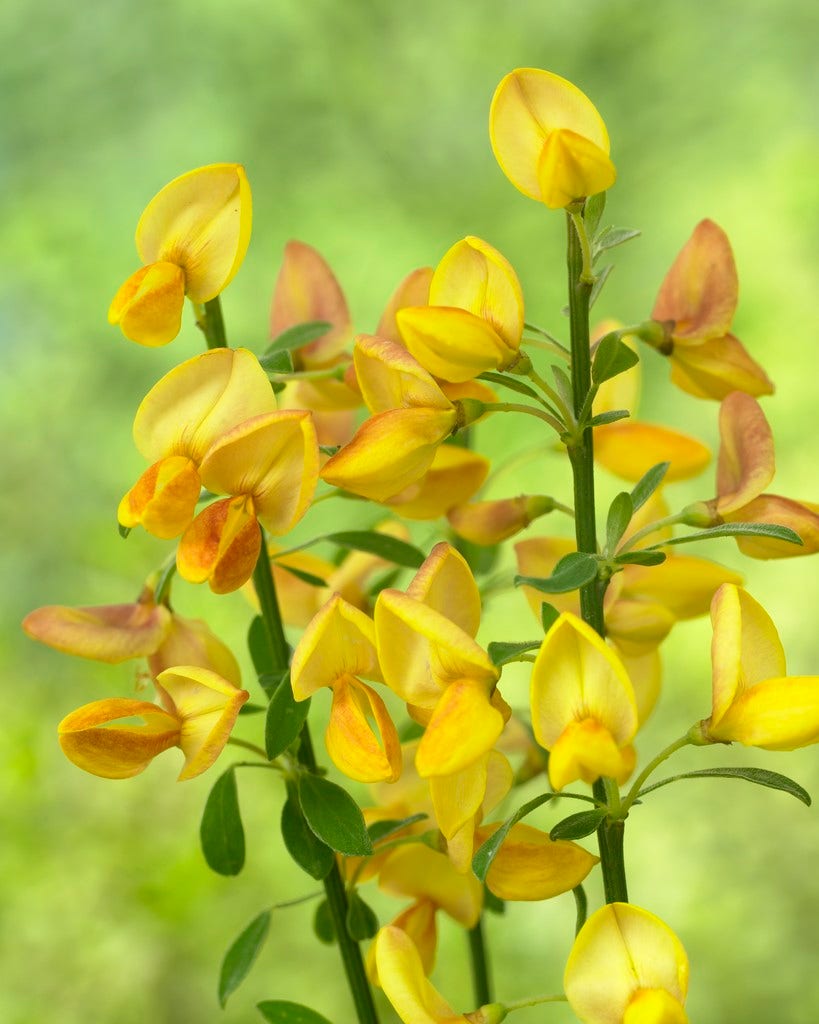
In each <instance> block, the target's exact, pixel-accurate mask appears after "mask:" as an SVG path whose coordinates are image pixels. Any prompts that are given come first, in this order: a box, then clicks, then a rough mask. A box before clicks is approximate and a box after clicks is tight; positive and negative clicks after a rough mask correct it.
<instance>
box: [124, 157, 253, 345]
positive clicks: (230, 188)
mask: <svg viewBox="0 0 819 1024" xmlns="http://www.w3.org/2000/svg"><path fill="white" fill-rule="evenodd" d="M250 224H251V198H250V186H249V185H248V183H247V178H246V177H245V172H244V168H243V167H241V166H240V165H239V164H210V165H209V166H207V167H200V168H198V169H197V170H195V171H188V173H187V174H183V175H182V176H181V177H179V178H175V179H174V180H173V181H172V182H170V183H169V184H168V185H166V186H165V187H164V188H163V189H162V190H161V191H160V192H158V193H157V194H156V195H155V196H154V198H153V199H152V200H151V201H150V203H148V205H147V206H146V207H145V211H144V212H143V214H142V216H141V217H140V219H139V223H138V224H137V230H136V246H137V252H138V253H139V257H140V259H141V260H142V262H143V263H144V264H145V266H143V267H142V268H141V269H139V270H137V271H136V273H134V274H132V275H131V277H129V278H128V280H127V281H126V282H125V283H124V284H123V285H122V287H121V288H120V289H119V291H118V292H117V294H116V295H115V296H114V300H113V302H112V303H111V307H110V309H109V310H108V321H109V323H112V324H119V325H120V327H121V328H122V333H123V334H124V335H125V337H126V338H130V339H131V341H137V342H139V343H140V345H149V346H157V345H167V344H168V342H169V341H173V339H174V338H175V337H176V335H177V334H178V333H179V327H180V324H181V321H182V306H183V305H184V301H185V296H186V295H187V296H188V298H189V299H190V300H191V301H192V302H195V303H204V302H209V301H210V300H211V299H213V298H215V297H216V296H217V295H218V294H219V293H220V292H221V291H223V290H224V289H225V288H226V287H227V286H228V285H229V284H230V282H231V280H232V279H233V276H234V274H235V273H236V271H237V270H238V269H239V266H240V265H241V262H242V260H243V259H244V256H245V252H246V251H247V245H248V242H249V241H250Z"/></svg>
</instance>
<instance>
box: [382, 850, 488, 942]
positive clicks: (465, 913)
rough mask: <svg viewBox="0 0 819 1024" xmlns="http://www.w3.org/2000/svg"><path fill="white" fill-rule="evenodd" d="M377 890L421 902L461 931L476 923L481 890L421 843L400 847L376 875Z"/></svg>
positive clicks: (470, 876)
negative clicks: (430, 906) (442, 914)
mask: <svg viewBox="0 0 819 1024" xmlns="http://www.w3.org/2000/svg"><path fill="white" fill-rule="evenodd" d="M378 885H379V888H381V889H383V890H384V892H388V893H390V894H391V895H393V896H402V897H408V898H410V899H416V900H417V899H424V900H427V901H428V902H430V903H432V904H433V906H434V907H436V909H440V910H443V911H444V913H446V914H448V915H449V916H450V917H451V918H452V919H453V920H455V921H457V922H458V923H459V924H460V925H462V926H463V927H464V928H473V927H474V926H475V925H476V924H477V923H478V918H479V917H480V915H481V907H482V905H483V888H482V886H481V883H480V882H479V881H478V879H477V878H476V877H475V876H474V875H473V874H472V873H469V874H461V873H459V872H458V871H456V870H455V868H454V867H453V866H452V864H451V862H450V860H449V858H448V857H447V856H446V855H445V854H443V853H438V852H436V851H435V850H431V849H430V848H429V847H428V846H426V845H425V844H424V843H408V844H407V845H405V846H399V847H398V848H396V849H395V850H393V852H392V853H391V854H390V856H389V857H388V858H387V860H386V862H385V864H384V866H383V867H382V868H381V871H380V873H379V875H378Z"/></svg>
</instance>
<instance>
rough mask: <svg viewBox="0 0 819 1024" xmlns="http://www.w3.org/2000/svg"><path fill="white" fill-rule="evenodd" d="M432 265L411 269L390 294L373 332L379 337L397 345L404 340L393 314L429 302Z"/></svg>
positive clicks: (401, 343)
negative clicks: (407, 307)
mask: <svg viewBox="0 0 819 1024" xmlns="http://www.w3.org/2000/svg"><path fill="white" fill-rule="evenodd" d="M432 273H433V271H432V267H419V268H418V270H413V271H411V272H410V273H409V274H407V276H406V277H405V278H404V279H403V280H402V281H401V283H400V284H399V285H398V287H397V288H396V289H395V291H394V292H393V293H392V295H391V296H390V299H389V301H388V302H387V305H386V308H385V309H384V312H383V313H382V314H381V319H380V320H379V321H378V327H376V329H375V333H376V334H377V335H378V336H379V338H388V339H389V340H390V341H394V342H396V343H397V344H399V345H403V344H404V342H403V341H402V339H401V332H400V331H399V330H398V324H397V323H396V321H395V315H396V313H397V312H398V310H399V309H404V307H405V306H426V305H427V304H428V303H429V286H430V284H431V282H432Z"/></svg>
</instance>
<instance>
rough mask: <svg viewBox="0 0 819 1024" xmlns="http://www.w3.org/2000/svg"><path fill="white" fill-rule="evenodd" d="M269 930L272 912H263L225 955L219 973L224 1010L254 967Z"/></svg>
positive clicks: (221, 1000) (221, 1004) (221, 1002)
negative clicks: (232, 994) (231, 996)
mask: <svg viewBox="0 0 819 1024" xmlns="http://www.w3.org/2000/svg"><path fill="white" fill-rule="evenodd" d="M269 930H270V911H269V910H263V911H262V913H261V914H259V916H258V917H255V918H254V919H253V920H252V921H251V922H250V924H249V925H248V926H247V928H245V930H244V931H243V932H242V934H241V935H240V936H239V938H238V939H236V941H235V942H234V943H233V945H232V946H231V947H230V949H229V950H228V951H227V953H225V958H224V960H223V961H222V968H221V970H220V972H219V1005H220V1006H221V1007H222V1009H224V1008H225V1003H226V1002H227V1000H228V996H229V995H230V994H231V992H235V991H236V989H237V988H238V987H239V986H240V985H241V983H242V982H243V981H244V979H245V977H246V976H247V973H248V971H249V970H250V968H251V967H252V966H253V963H254V961H255V959H256V957H257V956H258V955H259V952H260V951H261V948H262V946H263V945H264V943H265V939H266V938H267V933H268V931H269Z"/></svg>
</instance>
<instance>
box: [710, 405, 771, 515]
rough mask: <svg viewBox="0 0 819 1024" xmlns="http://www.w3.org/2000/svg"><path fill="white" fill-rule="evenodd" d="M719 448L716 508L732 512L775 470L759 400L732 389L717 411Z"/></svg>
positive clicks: (768, 430)
mask: <svg viewBox="0 0 819 1024" xmlns="http://www.w3.org/2000/svg"><path fill="white" fill-rule="evenodd" d="M719 432H720V447H719V460H718V462H717V495H718V497H719V500H718V501H717V511H718V512H719V513H720V514H721V515H725V514H726V513H729V512H736V510H737V509H739V508H742V506H743V505H747V504H748V502H750V501H753V499H754V498H756V497H757V496H758V495H759V494H761V493H762V491H764V490H765V488H766V487H767V486H768V484H769V483H770V482H771V480H773V476H774V473H775V471H776V461H775V457H774V443H773V434H772V433H771V428H770V427H769V426H768V421H767V420H766V419H765V414H764V413H763V412H762V409H761V408H760V405H759V402H757V401H756V400H755V399H754V398H751V396H750V395H746V394H744V393H743V392H741V391H734V392H732V393H731V394H730V395H729V396H728V397H727V398H726V399H725V400H724V402H723V403H722V405H721V406H720V410H719Z"/></svg>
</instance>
